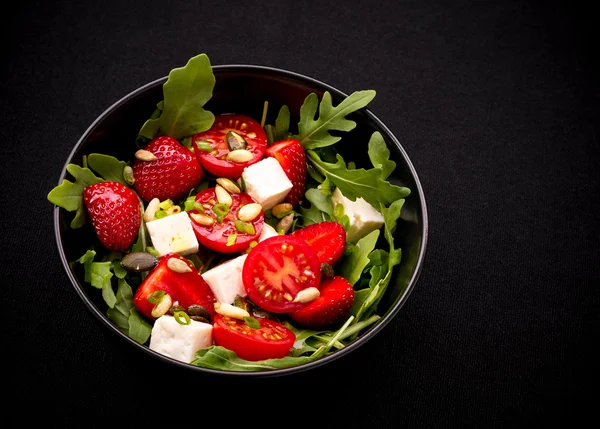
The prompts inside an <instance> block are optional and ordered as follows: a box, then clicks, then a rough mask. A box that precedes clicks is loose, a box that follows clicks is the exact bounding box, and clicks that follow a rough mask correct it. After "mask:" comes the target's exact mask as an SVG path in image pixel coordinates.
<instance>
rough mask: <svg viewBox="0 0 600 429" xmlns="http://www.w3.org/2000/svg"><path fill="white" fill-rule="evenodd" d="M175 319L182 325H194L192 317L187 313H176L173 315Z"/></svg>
mask: <svg viewBox="0 0 600 429" xmlns="http://www.w3.org/2000/svg"><path fill="white" fill-rule="evenodd" d="M173 317H174V318H175V320H176V321H177V323H179V324H180V325H189V324H190V323H192V321H191V319H190V316H188V315H187V313H186V312H185V311H176V312H175V313H173Z"/></svg>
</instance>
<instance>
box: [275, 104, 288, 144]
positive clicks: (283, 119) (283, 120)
mask: <svg viewBox="0 0 600 429" xmlns="http://www.w3.org/2000/svg"><path fill="white" fill-rule="evenodd" d="M289 130H290V108H289V107H288V106H286V105H285V104H284V105H283V106H281V109H279V113H278V114H277V119H275V132H274V133H273V138H274V140H275V141H278V140H285V139H287V138H288V137H289Z"/></svg>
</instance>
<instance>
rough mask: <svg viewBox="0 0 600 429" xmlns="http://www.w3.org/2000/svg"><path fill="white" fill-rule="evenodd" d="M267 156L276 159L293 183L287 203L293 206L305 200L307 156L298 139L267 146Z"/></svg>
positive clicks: (286, 198)
mask: <svg viewBox="0 0 600 429" xmlns="http://www.w3.org/2000/svg"><path fill="white" fill-rule="evenodd" d="M266 156H270V157H273V158H275V159H276V160H277V161H279V164H281V167H282V168H283V171H285V174H286V175H287V177H288V179H290V182H292V185H293V187H292V189H291V191H290V192H289V193H288V194H287V196H286V197H285V202H286V203H289V204H291V205H293V206H295V205H297V204H299V203H300V201H302V199H303V198H304V191H305V188H306V154H305V153H304V148H302V144H301V143H300V142H299V141H298V140H296V139H288V140H280V141H278V142H275V143H273V144H271V145H269V146H267V151H266Z"/></svg>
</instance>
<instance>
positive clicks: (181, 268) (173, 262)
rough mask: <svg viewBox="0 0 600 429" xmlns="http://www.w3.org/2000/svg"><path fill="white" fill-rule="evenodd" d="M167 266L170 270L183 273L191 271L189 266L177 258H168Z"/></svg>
mask: <svg viewBox="0 0 600 429" xmlns="http://www.w3.org/2000/svg"><path fill="white" fill-rule="evenodd" d="M167 267H169V269H170V270H171V271H175V272H176V273H182V274H183V273H191V272H192V269H191V268H190V266H189V265H188V264H186V263H185V262H184V261H182V260H181V259H179V258H170V259H169V260H168V261H167Z"/></svg>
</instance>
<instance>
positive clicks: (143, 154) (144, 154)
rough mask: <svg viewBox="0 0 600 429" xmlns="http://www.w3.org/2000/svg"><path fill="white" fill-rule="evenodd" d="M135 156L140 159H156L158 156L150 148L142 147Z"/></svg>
mask: <svg viewBox="0 0 600 429" xmlns="http://www.w3.org/2000/svg"><path fill="white" fill-rule="evenodd" d="M135 157H136V158H137V159H139V160H140V161H156V160H157V159H158V158H157V157H156V155H154V154H153V153H152V152H150V151H149V150H145V149H140V150H138V151H137V152H136V153H135Z"/></svg>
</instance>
